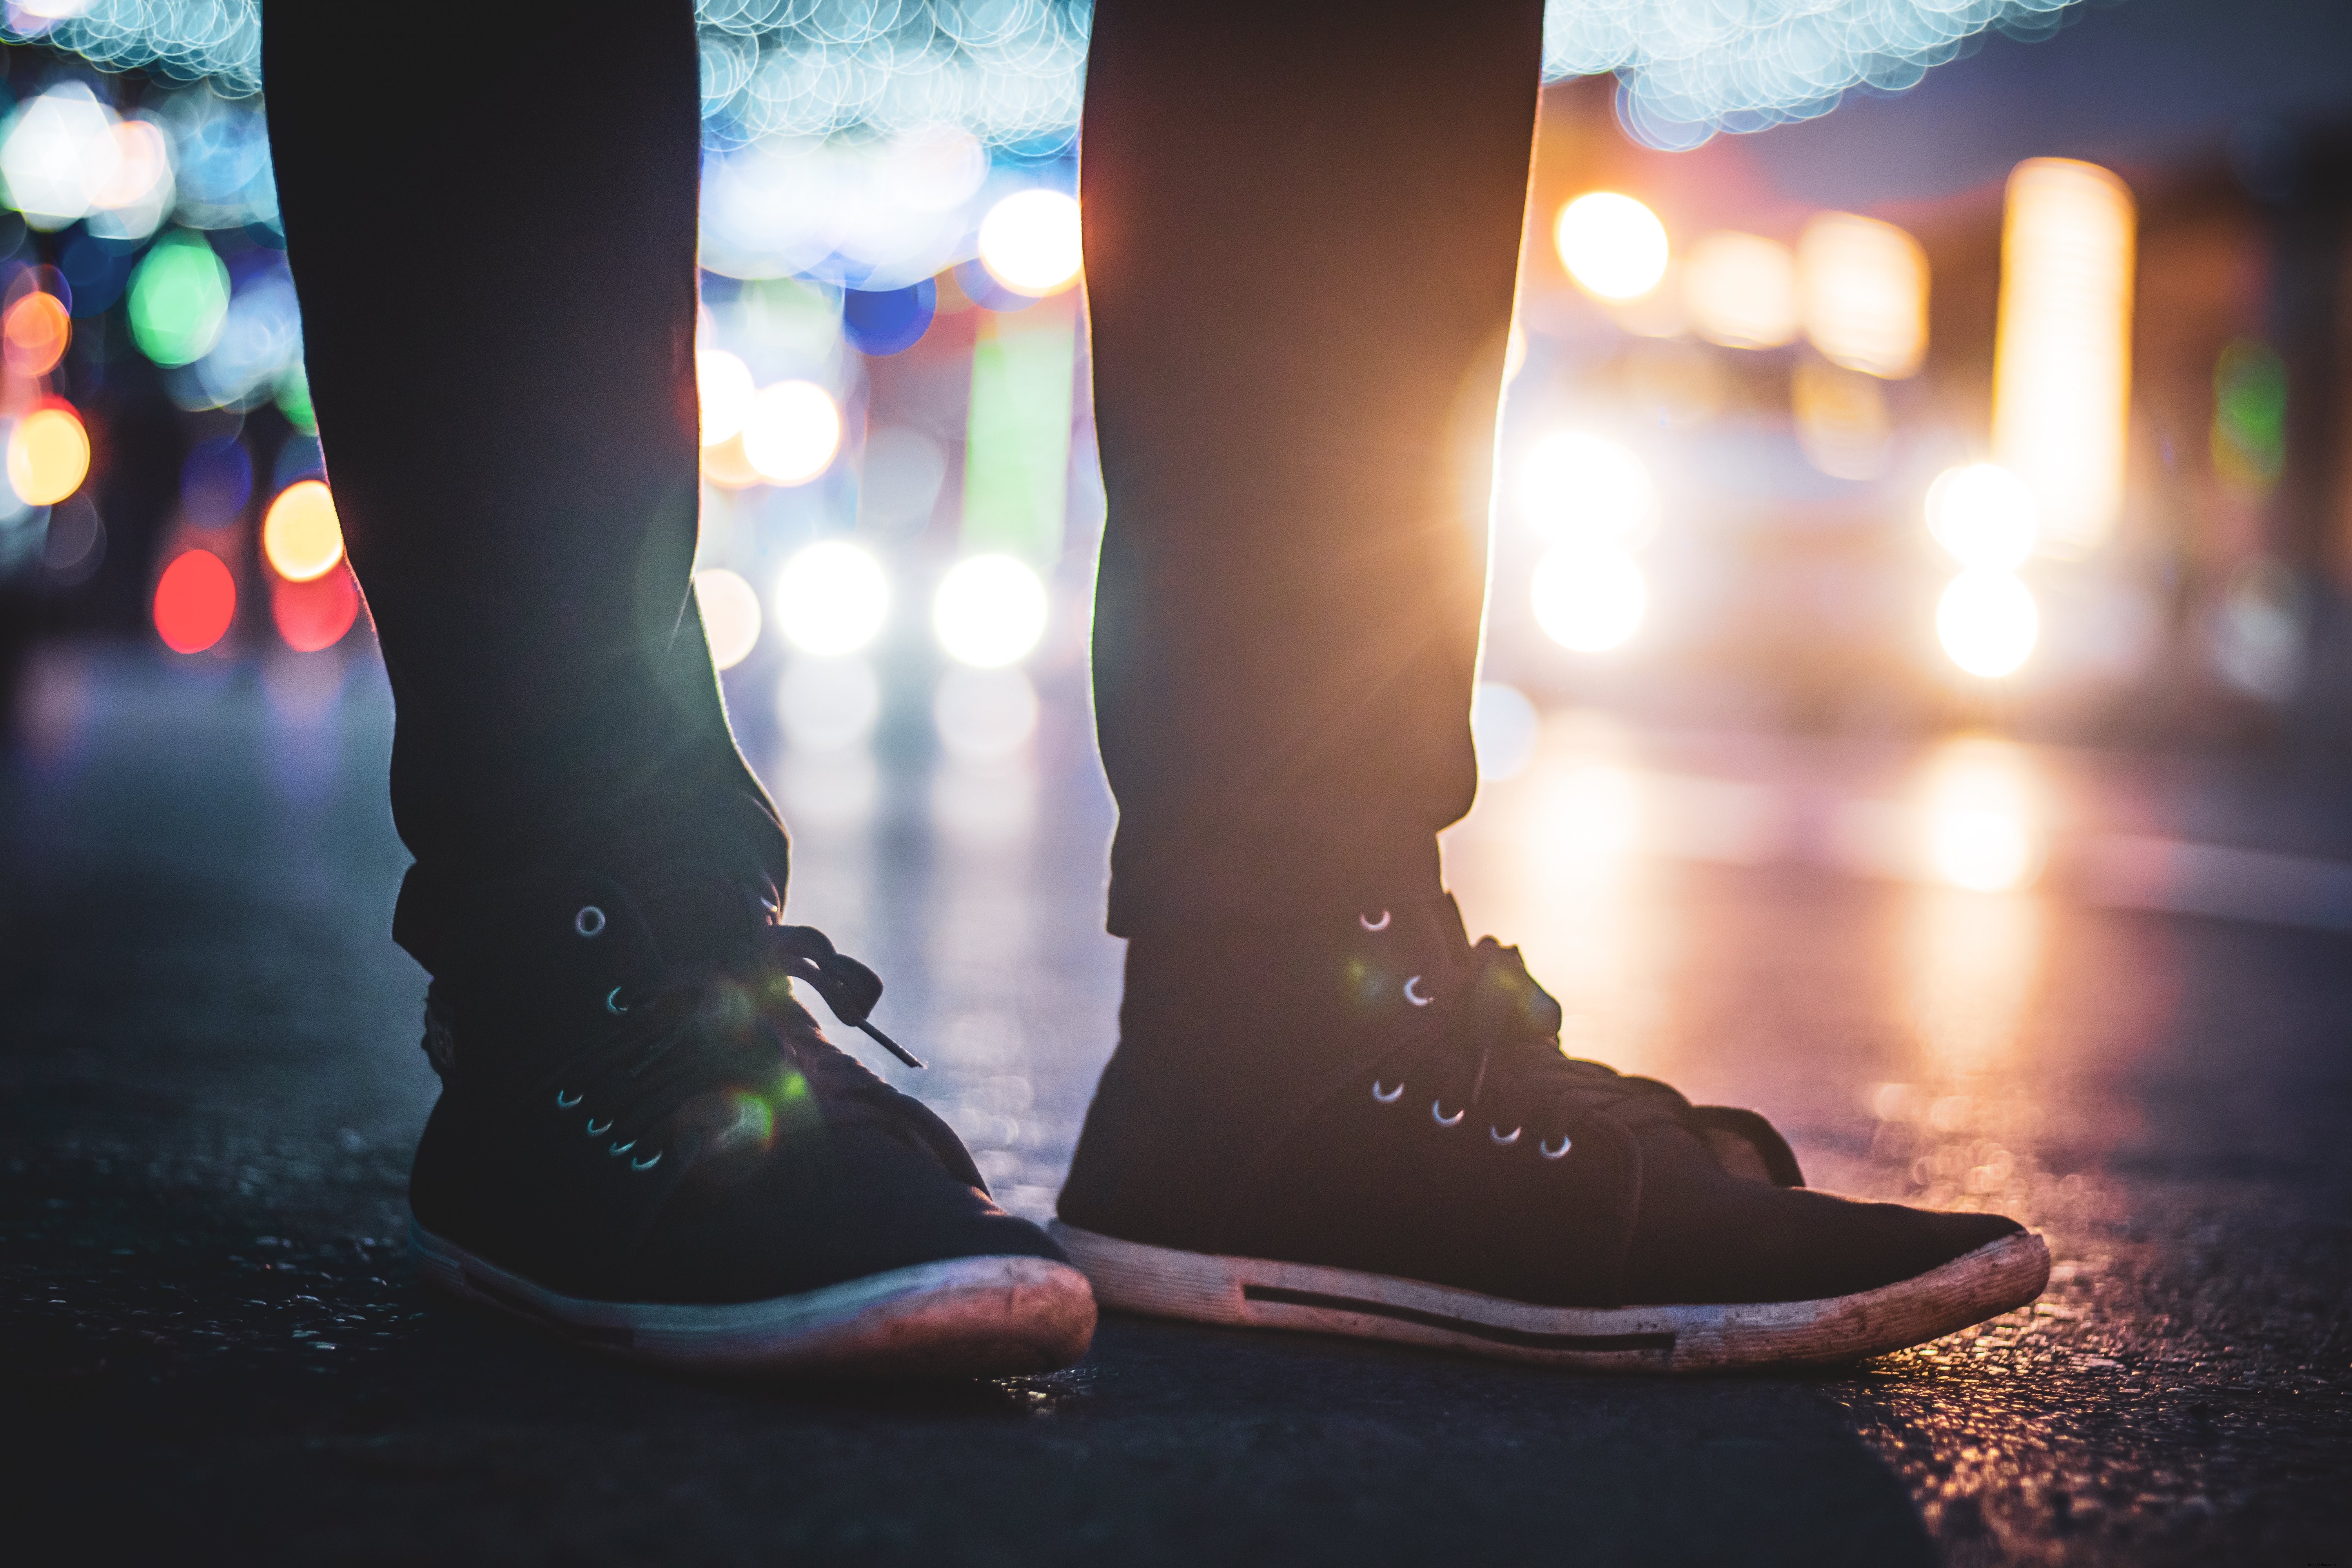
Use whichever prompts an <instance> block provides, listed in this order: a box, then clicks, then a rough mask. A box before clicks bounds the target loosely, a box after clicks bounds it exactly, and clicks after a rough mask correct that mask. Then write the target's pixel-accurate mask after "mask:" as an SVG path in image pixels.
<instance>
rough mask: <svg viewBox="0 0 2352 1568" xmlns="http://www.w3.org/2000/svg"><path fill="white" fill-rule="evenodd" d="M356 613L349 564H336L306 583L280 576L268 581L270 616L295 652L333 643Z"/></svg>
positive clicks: (356, 598) (313, 650) (355, 590)
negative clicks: (274, 580)
mask: <svg viewBox="0 0 2352 1568" xmlns="http://www.w3.org/2000/svg"><path fill="white" fill-rule="evenodd" d="M359 616H360V590H359V584H357V583H355V582H353V581H352V573H351V568H350V567H348V566H342V565H338V566H337V567H336V568H335V569H334V570H331V571H329V572H326V573H323V574H320V575H319V576H317V577H313V578H311V579H310V581H309V582H307V583H294V582H289V581H287V580H285V579H283V578H280V579H278V581H276V582H273V583H272V584H270V585H269V618H270V619H271V620H272V621H274V622H275V623H277V626H278V637H279V638H280V639H282V640H283V641H284V642H285V644H286V646H287V647H289V648H292V649H293V650H294V651H295V652H296V653H317V652H319V651H320V650H321V649H322V648H331V647H334V646H335V645H336V644H337V643H339V642H341V641H342V640H343V634H344V633H346V632H348V631H350V630H351V629H352V623H353V622H354V621H356V620H358V619H359Z"/></svg>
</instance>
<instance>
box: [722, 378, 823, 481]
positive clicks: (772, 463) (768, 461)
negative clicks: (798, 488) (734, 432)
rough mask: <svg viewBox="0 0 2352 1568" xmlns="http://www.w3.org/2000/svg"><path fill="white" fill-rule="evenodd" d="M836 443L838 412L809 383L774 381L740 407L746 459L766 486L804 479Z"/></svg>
mask: <svg viewBox="0 0 2352 1568" xmlns="http://www.w3.org/2000/svg"><path fill="white" fill-rule="evenodd" d="M840 447H841V410H840V409H839V408H837V407H835V405H834V401H833V398H832V397H831V396H830V395H827V393H826V392H825V390H824V388H823V387H821V386H819V385H817V384H816V383H814V382H813V381H782V382H778V383H777V384H775V385H773V386H771V387H768V388H766V389H764V390H763V391H761V393H760V394H759V395H757V396H755V397H753V398H752V399H751V402H750V404H749V405H746V406H745V408H744V411H743V456H744V458H745V460H747V461H748V462H750V463H751V467H752V468H754V469H755V470H757V471H758V473H759V475H760V477H761V479H766V480H767V481H768V482H769V483H770V484H775V485H803V484H806V483H808V481H809V480H811V479H814V478H816V477H817V476H818V475H819V474H821V473H823V472H824V470H825V469H826V468H828V467H829V466H831V464H832V462H833V455H834V453H835V452H836V451H838V450H839V449H840Z"/></svg>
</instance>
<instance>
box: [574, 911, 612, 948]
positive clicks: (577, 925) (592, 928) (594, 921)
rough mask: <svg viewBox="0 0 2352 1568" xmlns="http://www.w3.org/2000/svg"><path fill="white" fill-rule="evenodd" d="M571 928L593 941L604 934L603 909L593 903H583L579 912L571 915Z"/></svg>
mask: <svg viewBox="0 0 2352 1568" xmlns="http://www.w3.org/2000/svg"><path fill="white" fill-rule="evenodd" d="M572 930H573V931H578V932H579V933H580V934H581V935H582V936H584V937H586V938H588V939H589V940H590V941H591V942H593V941H594V940H595V939H596V938H598V937H600V936H603V935H604V910H600V909H598V908H597V907H596V906H595V905H593V904H583V905H581V906H580V912H579V913H578V914H576V915H573V916H572Z"/></svg>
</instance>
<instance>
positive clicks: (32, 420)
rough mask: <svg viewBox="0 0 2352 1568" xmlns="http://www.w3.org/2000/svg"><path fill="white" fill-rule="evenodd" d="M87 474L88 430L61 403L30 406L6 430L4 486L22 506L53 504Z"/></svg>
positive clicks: (78, 485)
mask: <svg viewBox="0 0 2352 1568" xmlns="http://www.w3.org/2000/svg"><path fill="white" fill-rule="evenodd" d="M87 478H89V431H87V430H84V429H83V428H82V427H81V417H80V416H79V415H77V414H76V413H75V412H74V411H73V410H72V409H70V408H68V407H66V406H65V405H62V404H57V403H52V404H48V405H45V406H43V407H39V408H36V409H34V410H33V411H32V412H31V413H30V414H27V415H26V416H24V417H23V418H22V419H19V420H17V421H16V428H14V429H12V430H10V431H9V432H8V485H9V488H10V489H14V490H15V491H16V499H17V500H21V501H23V502H24V503H25V504H26V506H54V505H55V504H57V503H58V501H61V500H65V499H66V498H67V497H68V496H69V495H71V494H73V493H74V491H76V490H78V489H81V482H82V480H83V479H87Z"/></svg>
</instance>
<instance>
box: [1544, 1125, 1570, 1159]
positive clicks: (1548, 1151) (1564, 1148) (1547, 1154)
mask: <svg viewBox="0 0 2352 1568" xmlns="http://www.w3.org/2000/svg"><path fill="white" fill-rule="evenodd" d="M1570 1146H1571V1145H1570V1142H1569V1139H1568V1134H1567V1133H1565V1132H1563V1133H1561V1134H1560V1135H1559V1148H1557V1149H1555V1148H1553V1147H1552V1146H1551V1145H1550V1144H1549V1143H1538V1144H1537V1145H1536V1152H1538V1154H1541V1155H1542V1156H1543V1157H1544V1158H1545V1159H1547V1160H1558V1159H1559V1158H1561V1157H1563V1156H1564V1155H1566V1154H1567V1152H1568V1151H1569V1149H1570Z"/></svg>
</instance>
